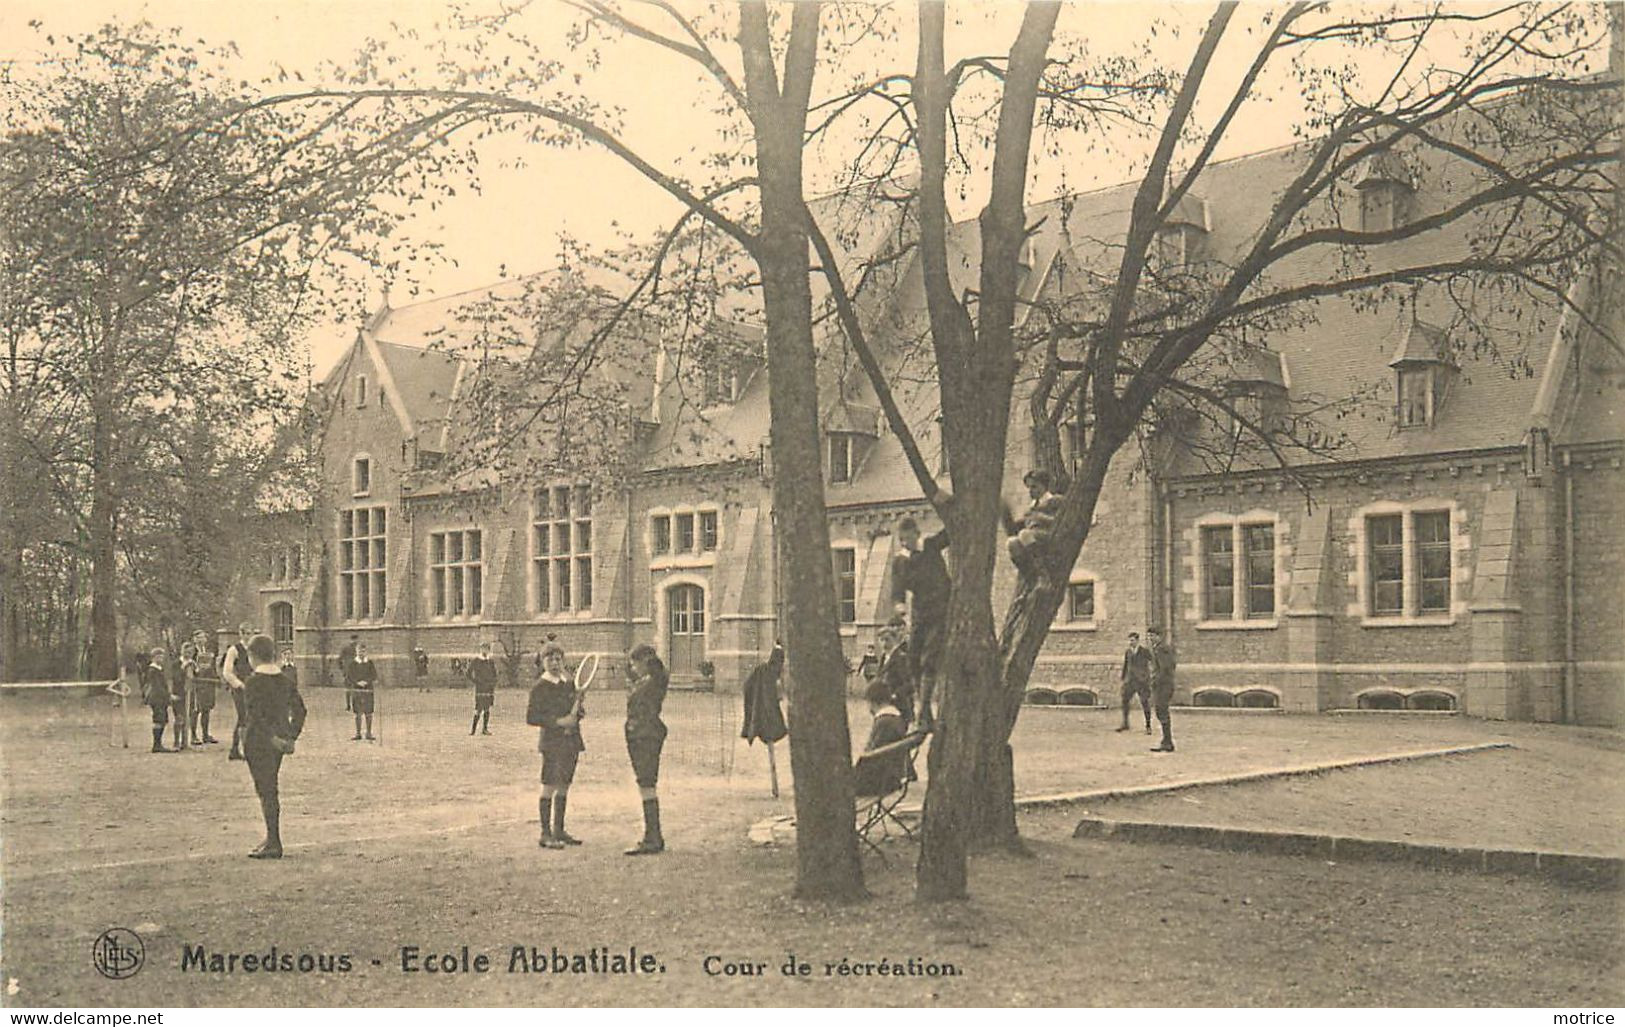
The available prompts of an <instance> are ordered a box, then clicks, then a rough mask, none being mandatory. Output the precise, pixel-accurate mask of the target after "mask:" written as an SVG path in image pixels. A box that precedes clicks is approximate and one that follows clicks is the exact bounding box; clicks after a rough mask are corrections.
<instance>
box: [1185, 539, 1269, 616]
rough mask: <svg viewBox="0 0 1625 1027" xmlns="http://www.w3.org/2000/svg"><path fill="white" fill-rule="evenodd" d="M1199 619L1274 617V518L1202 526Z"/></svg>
mask: <svg viewBox="0 0 1625 1027" xmlns="http://www.w3.org/2000/svg"><path fill="white" fill-rule="evenodd" d="M1201 547H1202V552H1201V561H1202V619H1203V620H1204V621H1208V622H1213V621H1227V620H1238V621H1239V620H1261V621H1271V622H1273V621H1274V619H1275V608H1276V601H1275V599H1276V597H1275V523H1274V522H1273V521H1239V520H1238V521H1236V522H1234V523H1230V524H1217V525H1211V526H1207V527H1204V528H1202V535H1201Z"/></svg>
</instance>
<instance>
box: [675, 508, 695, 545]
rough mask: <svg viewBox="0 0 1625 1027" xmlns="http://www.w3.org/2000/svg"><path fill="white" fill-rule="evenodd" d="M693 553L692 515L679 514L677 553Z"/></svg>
mask: <svg viewBox="0 0 1625 1027" xmlns="http://www.w3.org/2000/svg"><path fill="white" fill-rule="evenodd" d="M693 551H694V515H693V514H691V513H680V514H678V515H677V552H679V553H692V552H693Z"/></svg>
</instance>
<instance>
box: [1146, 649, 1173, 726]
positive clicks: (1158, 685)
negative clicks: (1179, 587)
mask: <svg viewBox="0 0 1625 1027" xmlns="http://www.w3.org/2000/svg"><path fill="white" fill-rule="evenodd" d="M1145 633H1146V634H1147V635H1149V636H1150V637H1151V704H1152V706H1153V707H1154V708H1155V709H1156V711H1157V720H1158V721H1159V722H1160V723H1161V724H1162V744H1161V745H1158V746H1156V747H1154V748H1153V749H1152V750H1151V751H1152V752H1173V751H1174V726H1173V721H1172V717H1171V715H1170V713H1169V712H1168V706H1169V704H1170V703H1171V702H1172V701H1173V698H1174V667H1175V666H1176V665H1177V662H1178V661H1177V660H1175V658H1174V650H1173V647H1172V646H1170V645H1169V644H1168V643H1166V642H1164V641H1163V640H1162V629H1161V628H1155V627H1153V628H1146V629H1145Z"/></svg>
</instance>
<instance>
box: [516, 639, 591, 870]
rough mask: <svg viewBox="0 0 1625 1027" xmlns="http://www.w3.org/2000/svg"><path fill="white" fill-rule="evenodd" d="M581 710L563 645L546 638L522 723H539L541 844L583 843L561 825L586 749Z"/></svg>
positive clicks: (556, 845) (538, 801)
mask: <svg viewBox="0 0 1625 1027" xmlns="http://www.w3.org/2000/svg"><path fill="white" fill-rule="evenodd" d="M594 663H596V661H594ZM589 673H590V670H589ZM582 713H583V710H582V707H581V697H580V692H579V691H578V689H577V688H576V685H575V682H574V681H573V680H572V679H571V678H570V677H569V676H568V675H567V674H566V673H565V670H564V647H563V646H560V645H559V644H558V643H557V642H548V643H547V644H546V645H545V646H543V647H542V674H541V677H539V678H537V679H536V685H535V687H533V688H532V689H531V690H530V701H529V703H528V704H527V706H526V709H525V723H526V724H529V725H530V726H532V727H538V728H541V737H540V738H539V739H538V740H537V743H536V748H537V750H538V751H539V752H541V754H542V797H541V798H540V799H539V800H537V804H536V812H537V815H538V818H539V819H540V820H541V824H542V835H541V838H540V839H539V840H538V841H537V843H536V844H538V845H540V846H541V847H542V848H544V849H562V848H564V847H565V846H567V845H580V844H581V842H580V840H579V839H576V838H572V837H571V836H570V833H569V832H568V831H566V830H565V829H564V812H565V807H566V805H567V804H568V802H569V796H570V782H572V781H574V780H575V776H576V762H577V761H578V760H579V759H580V758H581V753H582V750H584V749H585V748H586V745H584V744H583V743H582V741H581V715H582Z"/></svg>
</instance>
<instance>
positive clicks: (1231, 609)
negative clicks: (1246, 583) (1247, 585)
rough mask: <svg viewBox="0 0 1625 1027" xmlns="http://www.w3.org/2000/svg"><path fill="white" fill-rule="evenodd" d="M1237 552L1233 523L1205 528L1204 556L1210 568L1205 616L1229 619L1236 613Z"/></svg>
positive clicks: (1203, 540)
mask: <svg viewBox="0 0 1625 1027" xmlns="http://www.w3.org/2000/svg"><path fill="white" fill-rule="evenodd" d="M1235 557H1236V551H1235V538H1234V535H1233V534H1232V532H1231V526H1230V525H1228V524H1226V525H1223V526H1222V527H1216V528H1203V529H1202V559H1203V561H1204V566H1205V569H1206V571H1207V582H1206V584H1207V589H1206V597H1205V599H1204V602H1205V604H1206V608H1205V609H1204V610H1203V611H1202V615H1203V617H1205V618H1206V619H1208V620H1228V619H1229V618H1231V617H1234V616H1235V615H1236V561H1235Z"/></svg>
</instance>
